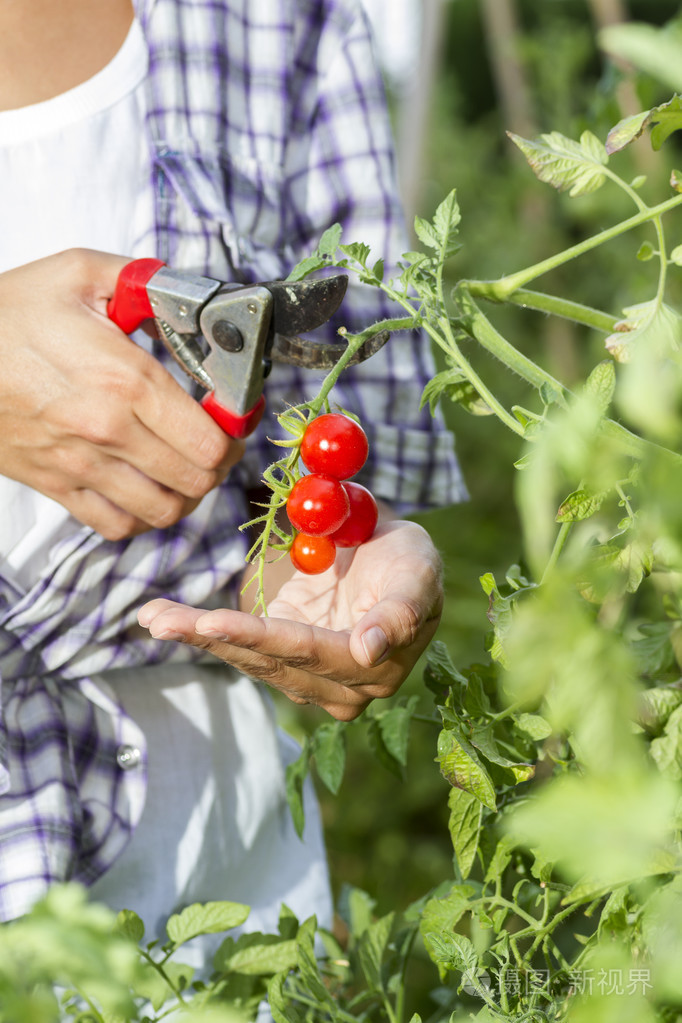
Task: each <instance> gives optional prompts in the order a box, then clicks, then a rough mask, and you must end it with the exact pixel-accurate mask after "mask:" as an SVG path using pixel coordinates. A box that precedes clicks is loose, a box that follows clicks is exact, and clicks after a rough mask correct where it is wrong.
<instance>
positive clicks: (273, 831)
mask: <svg viewBox="0 0 682 1023" xmlns="http://www.w3.org/2000/svg"><path fill="white" fill-rule="evenodd" d="M0 181H2V184H3V188H2V193H1V197H0V226H1V232H0V239H1V241H0V308H1V309H2V317H1V319H0V353H1V355H2V363H3V374H2V378H1V379H0V515H1V516H2V529H1V530H0V671H1V680H2V689H1V708H0V710H1V714H0V918H2V919H4V920H8V919H12V918H15V917H17V916H20V915H22V914H23V913H25V912H27V911H28V910H29V909H30V907H31V906H32V905H33V904H34V903H35V901H36V900H37V899H38V898H40V897H41V896H42V895H43V894H44V893H45V892H46V890H47V889H48V888H49V886H50V885H52V884H55V883H59V882H61V881H65V880H74V881H78V882H81V883H83V884H85V885H87V886H89V887H90V890H91V893H92V897H93V898H96V899H99V900H101V901H103V902H106V903H108V904H110V905H111V906H113V907H114V908H117V909H118V908H123V907H126V908H130V909H134V910H136V911H137V912H139V913H140V915H141V916H142V917H143V919H144V920H145V923H146V924H147V928H148V937H152V936H154V935H155V934H158V933H160V932H161V933H162V931H163V924H164V922H165V919H166V917H167V916H168V914H169V913H170V912H172V911H176V910H177V909H178V908H181V907H182V906H184V905H187V904H189V903H191V902H196V901H209V900H217V899H230V900H233V901H238V902H239V901H241V902H245V903H247V904H248V905H250V906H251V907H252V915H251V917H250V918H249V921H248V924H247V926H248V927H249V928H251V929H259V928H260V929H264V930H273V929H275V927H276V922H277V915H278V912H279V907H280V905H281V903H282V902H286V904H287V905H288V906H289V907H290V908H291V909H292V910H293V911H294V912H295V913H297V915H299V916H300V917H301V918H305V917H307V916H308V915H310V914H311V913H313V912H314V913H317V914H318V915H319V917H320V919H322V920H324V919H328V917H329V913H330V911H331V906H330V894H329V880H328V876H327V869H326V862H325V854H324V845H323V840H322V836H321V831H320V825H319V815H318V813H317V809H316V805H315V801H314V798H313V796H312V793H311V792H308V794H307V796H306V798H307V800H308V814H307V820H308V823H307V827H306V834H305V835H304V840H303V841H302V842H301V841H299V839H298V837H297V836H296V835H295V833H294V831H293V828H292V824H291V820H290V816H289V814H288V810H287V807H286V801H285V797H284V774H283V772H284V768H285V765H286V763H287V762H288V761H290V760H291V759H292V758H293V757H295V756H296V748H295V744H293V743H292V740H291V739H289V738H288V737H287V736H286V735H285V734H284V732H283V731H282V730H281V729H280V728H278V725H277V719H276V714H275V710H274V709H273V703H272V700H271V699H270V697H269V695H268V693H269V689H270V688H274V689H277V690H279V691H281V692H282V693H284V694H285V695H286V696H288V697H289V698H290V699H291V700H293V702H294V703H302V702H307V703H313V704H317V705H318V706H319V707H321V708H323V709H324V710H325V711H327V712H329V713H330V714H332V715H333V716H335V717H337V718H346V719H350V718H353V717H354V716H356V715H357V714H359V713H360V712H361V711H362V710H363V708H364V707H365V706H366V705H367V704H368V702H369V701H371V700H372V699H374V698H377V697H386V696H389V695H391V694H393V693H395V692H396V691H397V690H398V688H399V686H400V684H401V683H402V682H403V681H404V679H405V678H406V676H407V674H408V673H409V671H410V669H411V667H412V666H413V665H414V663H415V661H416V659H417V657H418V656H419V654H420V653H421V652H422V651H423V650H424V648H425V646H426V645H427V643H428V642H429V640H430V639H431V637H432V635H433V634H434V631H435V628H436V625H437V622H438V619H439V614H440V606H441V601H442V592H441V583H440V562H439V556H438V553H437V551H436V550H435V549H434V546H433V544H432V542H431V540H430V539H429V537H428V535H427V533H426V532H425V531H424V530H423V529H422V528H421V527H420V526H418V525H416V524H415V523H414V522H411V521H408V520H406V519H404V518H403V517H401V516H404V515H405V514H407V513H409V512H411V511H413V510H416V509H420V508H427V507H430V506H434V505H439V504H443V503H448V502H454V501H457V500H459V499H461V498H462V497H463V495H464V487H463V484H462V481H461V477H460V473H459V468H458V464H457V460H456V458H455V454H454V451H453V445H452V439H451V437H450V434H449V433H448V431H447V430H446V429H445V428H444V426H443V424H442V423H441V422H440V420H439V419H438V418H436V419H432V418H431V417H430V415H429V414H428V413H425V412H422V411H420V410H419V396H420V392H421V388H422V386H423V384H424V382H425V381H426V380H427V379H428V378H429V376H430V374H431V373H432V364H431V356H430V353H429V351H428V346H427V344H426V343H425V341H424V338H423V337H422V336H421V335H419V334H415V333H405V334H396V335H394V337H393V338H392V339H391V340H390V341H389V343H388V344H387V345H386V346H385V348H384V349H383V350H382V352H380V353H379V354H377V355H375V356H374V357H372V358H371V359H370V360H368V361H367V362H366V363H364V364H362V365H360V366H357V367H353V368H351V369H349V370H348V371H347V372H346V373H345V374H344V375H343V377H342V379H341V380H340V382H339V384H338V386H337V388H336V389H335V392H334V395H333V402H334V403H335V404H338V406H340V407H343V408H345V409H347V410H349V411H351V412H354V413H356V414H358V415H359V416H360V417H361V420H362V423H363V426H364V427H365V429H366V432H367V434H368V437H369V440H370V458H369V459H368V463H367V465H366V467H365V469H364V470H363V473H362V475H361V476H358V477H357V478H358V480H360V481H361V482H363V483H365V485H367V486H368V487H369V488H370V489H371V490H372V491H373V493H374V494H375V495H376V497H377V498H378V499H379V500H380V501H381V504H382V524H381V526H380V528H379V529H378V531H377V533H376V536H375V538H373V539H372V540H371V541H369V542H368V543H367V544H365V545H364V546H363V547H362V548H360V549H358V550H356V551H355V552H353V551H344V552H342V554H343V557H341V558H340V560H339V563H338V564H337V565H336V566H335V567H333V568H332V569H330V570H328V572H326V573H324V574H323V575H321V576H309V577H303V576H301V575H299V574H298V573H295V572H293V569H292V568H291V566H290V565H289V563H288V559H285V560H284V561H281V562H279V563H277V565H273V566H271V573H272V577H271V578H270V579H269V580H268V587H269V601H270V604H269V611H270V616H269V617H268V618H267V619H265V618H259V617H257V616H255V615H252V614H250V613H249V610H248V607H246V606H245V605H244V604H243V603H242V606H241V610H240V609H239V608H240V592H241V588H242V584H243V577H244V572H245V564H244V556H245V550H246V546H245V545H246V543H247V539H246V536H245V535H244V533H243V532H241V531H240V530H239V526H240V525H241V524H242V523H244V522H245V521H247V520H248V519H249V518H250V501H251V499H252V498H253V496H254V494H256V495H257V492H258V487H259V485H260V483H261V477H262V472H263V469H264V467H265V466H266V465H267V464H268V463H269V462H271V461H272V460H273V457H276V456H275V454H274V453H275V452H276V449H275V448H273V446H272V445H271V443H270V441H269V440H268V437H269V436H273V435H274V431H275V425H276V422H275V419H274V417H273V416H272V415H271V414H266V416H265V417H264V420H263V422H262V424H261V426H260V427H259V429H258V430H257V431H256V433H254V434H253V435H252V436H251V437H250V438H248V440H247V441H246V443H243V442H238V441H234V440H232V439H230V438H228V437H227V436H225V435H224V434H223V433H222V431H221V430H220V429H219V428H218V426H217V425H216V424H215V423H214V422H213V420H212V419H211V418H210V417H209V416H208V415H207V414H206V413H205V412H204V411H203V409H202V408H201V406H200V405H199V403H198V402H197V401H196V400H195V399H196V394H195V391H194V390H193V389H192V386H190V382H189V381H188V379H186V378H185V377H184V375H183V374H182V372H181V371H180V370H179V369H178V368H177V367H176V366H175V364H174V362H173V361H172V360H171V359H170V357H169V356H168V355H167V354H166V352H165V350H164V349H163V346H162V345H160V344H159V342H158V341H157V340H156V339H155V338H153V337H151V336H149V335H148V334H147V333H146V332H144V331H138V332H137V333H136V334H135V335H134V337H133V338H132V339H131V338H128V337H127V336H126V335H125V334H123V333H122V332H121V331H120V330H119V329H118V328H117V327H116V326H115V325H114V324H113V323H112V322H111V321H110V320H109V319H108V317H107V314H106V308H107V301H108V299H109V298H110V297H111V295H112V294H113V291H114V289H115V285H116V280H117V277H118V274H119V272H120V270H121V268H122V267H123V266H124V265H126V263H127V262H128V261H129V260H130V259H131V258H135V257H139V256H155V257H157V258H159V259H162V260H163V261H164V262H166V263H167V264H168V265H170V266H172V267H174V268H178V269H188V270H192V271H193V272H198V273H201V274H204V275H207V276H210V277H214V278H216V279H220V280H225V281H235V282H238V283H239V282H241V283H246V282H252V281H258V280H270V279H277V278H282V277H285V276H286V275H287V274H288V272H289V271H290V269H291V267H292V266H293V265H294V264H295V263H296V262H297V261H298V260H299V259H300V258H301V257H303V256H304V255H306V254H308V252H309V251H310V250H311V249H313V248H314V247H315V245H316V243H317V240H318V239H319V237H320V235H321V234H322V232H323V230H324V229H325V228H326V227H327V226H329V225H330V224H333V223H335V222H339V223H341V224H342V225H343V228H344V232H345V234H344V237H345V239H346V240H348V241H351V240H361V241H365V242H367V243H368V244H370V245H371V246H372V247H373V249H374V250H375V251H376V252H377V254H383V255H384V256H385V257H386V258H387V259H388V260H392V261H393V262H395V259H396V258H397V256H398V255H399V253H400V251H401V245H403V244H404V242H403V225H402V223H401V217H400V210H399V202H398V199H397V196H396V189H395V184H394V168H393V158H392V149H391V138H390V127H389V123H388V119H387V115H386V109H385V105H384V98H383V90H382V83H381V79H380V76H379V74H378V73H377V71H376V69H375V64H374V61H373V56H372V48H371V42H370V37H369V32H368V28H367V23H366V20H365V17H364V16H363V13H362V11H361V8H360V6H359V5H358V3H357V0H221V2H218V3H216V2H215V0H210V2H209V0H135V2H134V4H131V2H130V0H106V2H100V3H97V4H93V3H92V0H62V2H61V3H60V4H53V3H52V2H51V0H22V2H21V3H17V4H5V5H2V6H1V7H0ZM388 311H389V310H388V308H387V306H386V304H385V302H384V300H383V299H382V297H381V295H380V293H379V292H376V293H375V292H374V291H373V290H371V289H369V288H366V287H360V286H357V285H354V284H353V285H351V287H350V288H349V292H348V296H347V298H346V300H345V301H344V303H343V305H342V307H341V309H340V311H339V314H338V317H337V318H336V319H335V320H334V321H332V322H330V324H329V326H328V336H329V338H333V337H334V336H335V331H336V330H337V328H338V326H339V325H340V324H343V325H345V326H346V327H348V329H349V330H356V329H360V328H362V327H365V326H366V325H367V324H368V323H370V322H372V321H374V320H376V319H377V318H381V317H383V316H384V315H386V313H387V312H388ZM318 385H319V378H317V377H315V375H314V374H308V373H307V371H301V370H296V369H293V368H291V367H283V366H277V367H276V368H275V369H274V370H273V372H272V374H271V376H270V377H269V379H268V380H267V382H266V398H267V408H268V410H270V412H271V411H273V410H277V409H281V408H283V407H284V404H285V403H286V402H294V403H296V402H299V401H301V400H302V399H304V398H305V397H306V396H312V395H314V394H315V393H316V390H317V387H318ZM138 615H139V621H138ZM178 640H179V642H178ZM263 683H265V684H263ZM207 948H208V946H206V947H205V948H204V947H203V946H202V949H199V952H198V953H197V955H198V957H199V960H200V959H201V956H202V955H204V956H206V955H208V954H209V953H208V951H206V949H207ZM199 960H198V961H199ZM204 961H205V960H204Z"/></svg>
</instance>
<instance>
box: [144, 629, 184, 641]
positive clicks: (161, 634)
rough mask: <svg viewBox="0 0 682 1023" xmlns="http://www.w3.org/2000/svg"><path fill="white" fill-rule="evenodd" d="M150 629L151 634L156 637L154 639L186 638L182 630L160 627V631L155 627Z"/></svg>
mask: <svg viewBox="0 0 682 1023" xmlns="http://www.w3.org/2000/svg"><path fill="white" fill-rule="evenodd" d="M149 631H150V632H151V634H152V636H153V637H154V639H175V640H178V639H184V638H185V636H184V633H182V632H174V631H173V630H172V629H159V631H158V632H155V631H154V629H150V630H149Z"/></svg>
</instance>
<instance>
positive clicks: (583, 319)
mask: <svg viewBox="0 0 682 1023" xmlns="http://www.w3.org/2000/svg"><path fill="white" fill-rule="evenodd" d="M477 285H478V281H469V292H470V293H471V294H472V295H477V296H479V295H480V297H481V298H489V296H488V295H486V294H485V292H484V291H483V290H479V289H478V287H477ZM505 301H506V302H507V303H508V304H509V305H517V306H521V308H523V309H535V310H537V311H538V312H541V313H551V314H552V315H553V316H559V317H560V318H561V319H564V320H570V321H571V322H572V323H580V324H582V325H583V326H585V327H593V328H594V329H595V330H601V331H603V332H604V333H605V334H610V333H612V332H613V330H614V329H615V326H616V324H617V323H618V317H617V316H612V315H611V314H610V313H605V312H603V310H601V309H595V308H594V307H593V306H589V305H583V303H582V302H573V301H572V300H571V299H568V298H559V297H558V296H556V295H548V294H546V293H545V292H542V291H528V290H527V289H526V288H519V289H518V291H515V292H514V293H513V294H512V295H509V296H508V298H507V299H505Z"/></svg>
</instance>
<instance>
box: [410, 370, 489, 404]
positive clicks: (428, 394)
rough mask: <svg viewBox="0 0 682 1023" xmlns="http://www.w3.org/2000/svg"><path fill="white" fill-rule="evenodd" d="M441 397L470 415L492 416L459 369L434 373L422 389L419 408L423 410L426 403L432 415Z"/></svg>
mask: <svg viewBox="0 0 682 1023" xmlns="http://www.w3.org/2000/svg"><path fill="white" fill-rule="evenodd" d="M443 397H445V398H449V399H450V401H451V402H453V403H454V404H456V405H461V406H462V408H464V409H466V411H467V412H469V413H470V414H471V415H474V416H490V415H492V414H493V412H492V409H491V408H490V406H489V405H488V404H487V403H486V402H485V401H484V400H483V398H481V396H480V394H479V393H478V391H477V390H476V388H475V387H474V386H473V384H471V383H470V382H469V381H468V380H467V379H466V377H465V376H464V374H463V373H462V372H461V370H459V369H456V368H453V369H446V370H442V372H440V373H436V374H435V376H433V377H432V378H431V380H429V382H428V383H427V384H426V386H425V388H424V391H423V393H422V396H421V401H420V408H423V407H424V405H426V403H427V402H428V403H429V407H430V409H431V412H432V413H433V412H434V411H435V408H436V405H437V404H438V402H439V400H440V399H441V398H443Z"/></svg>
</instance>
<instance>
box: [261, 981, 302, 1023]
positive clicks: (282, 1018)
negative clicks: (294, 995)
mask: <svg viewBox="0 0 682 1023" xmlns="http://www.w3.org/2000/svg"><path fill="white" fill-rule="evenodd" d="M288 976H289V970H283V971H282V972H281V973H277V974H275V976H274V977H272V979H271V980H270V981H269V982H268V1008H269V1010H270V1012H271V1013H272V1017H273V1019H274V1020H275V1023H304V1016H303V1014H302V1013H301V1012H300V1011H299V1009H298V1008H297V1007H296V1005H295V1004H294V1003H293V1000H292V999H290V998H287V997H286V995H285V993H284V990H285V984H286V980H287V977H288Z"/></svg>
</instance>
